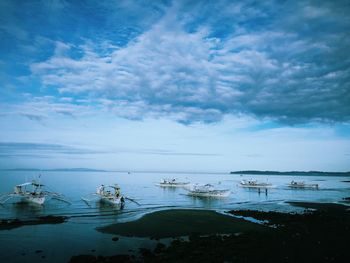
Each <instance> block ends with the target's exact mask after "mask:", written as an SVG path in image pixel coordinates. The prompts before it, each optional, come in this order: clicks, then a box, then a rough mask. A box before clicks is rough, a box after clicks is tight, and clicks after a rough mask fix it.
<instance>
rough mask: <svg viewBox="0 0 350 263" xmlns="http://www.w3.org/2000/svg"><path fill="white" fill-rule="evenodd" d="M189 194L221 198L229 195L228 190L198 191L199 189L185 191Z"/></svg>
mask: <svg viewBox="0 0 350 263" xmlns="http://www.w3.org/2000/svg"><path fill="white" fill-rule="evenodd" d="M187 195H189V196H194V197H213V198H222V197H228V196H229V195H230V191H229V190H223V191H208V192H199V191H189V192H188V193H187Z"/></svg>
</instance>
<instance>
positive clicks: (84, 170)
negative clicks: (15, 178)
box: [1, 168, 107, 172]
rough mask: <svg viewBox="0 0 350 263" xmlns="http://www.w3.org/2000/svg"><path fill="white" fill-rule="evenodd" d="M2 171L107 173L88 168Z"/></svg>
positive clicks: (14, 169)
mask: <svg viewBox="0 0 350 263" xmlns="http://www.w3.org/2000/svg"><path fill="white" fill-rule="evenodd" d="M1 170H2V171H32V172H107V170H102V169H90V168H56V169H38V168H13V169H1Z"/></svg>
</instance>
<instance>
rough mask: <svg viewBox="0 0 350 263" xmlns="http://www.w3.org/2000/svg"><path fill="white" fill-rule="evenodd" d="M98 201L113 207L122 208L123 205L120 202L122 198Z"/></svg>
mask: <svg viewBox="0 0 350 263" xmlns="http://www.w3.org/2000/svg"><path fill="white" fill-rule="evenodd" d="M100 201H101V202H103V203H106V204H109V205H113V206H122V205H123V204H124V201H122V198H107V197H101V198H100Z"/></svg>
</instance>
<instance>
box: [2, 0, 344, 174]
mask: <svg viewBox="0 0 350 263" xmlns="http://www.w3.org/2000/svg"><path fill="white" fill-rule="evenodd" d="M349 14H350V4H349V2H348V1H346V0H344V1H273V0H267V1H258V2H256V1H204V0H203V1H194V0H188V1H151V0H150V1H131V0H126V1H121V0H119V1H97V0H96V1H64V0H62V1H60V0H57V1H56V0H50V1H46V0H45V1H44V0H42V1H30V0H28V1H11V0H2V1H0V39H1V41H0V85H1V86H0V126H1V129H0V168H19V167H21V168H24V167H28V168H29V167H30V168H34V167H36V168H63V167H89V168H104V169H116V170H161V171H208V172H214V171H222V172H228V171H232V170H243V169H261V170H267V169H268V170H282V171H285V170H325V171H347V170H350V34H349V32H350V16H349Z"/></svg>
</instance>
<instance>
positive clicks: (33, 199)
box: [22, 196, 46, 205]
mask: <svg viewBox="0 0 350 263" xmlns="http://www.w3.org/2000/svg"><path fill="white" fill-rule="evenodd" d="M45 199H46V198H45V196H42V197H35V196H25V197H23V198H22V200H23V201H24V202H27V203H31V204H36V205H43V204H44V203H45Z"/></svg>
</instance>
